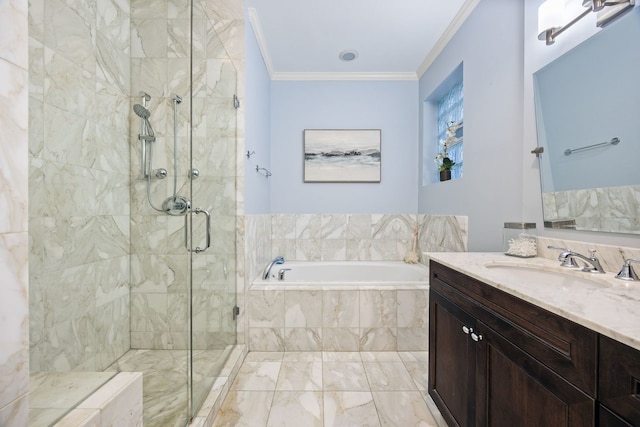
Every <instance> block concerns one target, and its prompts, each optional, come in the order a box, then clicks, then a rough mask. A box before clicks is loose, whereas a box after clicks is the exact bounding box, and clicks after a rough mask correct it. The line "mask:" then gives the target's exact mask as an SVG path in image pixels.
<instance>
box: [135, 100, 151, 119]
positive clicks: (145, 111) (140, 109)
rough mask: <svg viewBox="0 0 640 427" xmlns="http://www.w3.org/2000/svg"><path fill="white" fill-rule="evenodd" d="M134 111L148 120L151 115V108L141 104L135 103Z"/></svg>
mask: <svg viewBox="0 0 640 427" xmlns="http://www.w3.org/2000/svg"><path fill="white" fill-rule="evenodd" d="M133 112H134V113H136V114H137V115H138V117H140V118H141V119H142V120H148V119H149V116H151V113H150V112H149V110H148V109H147V108H146V107H143V106H142V105H140V104H134V106H133Z"/></svg>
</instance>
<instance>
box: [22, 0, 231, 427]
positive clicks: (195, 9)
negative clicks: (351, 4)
mask: <svg viewBox="0 0 640 427" xmlns="http://www.w3.org/2000/svg"><path fill="white" fill-rule="evenodd" d="M231 3H233V2H231ZM239 4H240V7H239V10H240V11H241V10H242V7H241V2H240V3H239ZM218 8H219V9H218ZM230 9H234V8H233V7H230V3H227V4H225V5H222V6H220V5H215V4H213V2H205V1H202V2H200V1H195V2H191V1H186V0H130V1H129V0H122V1H98V2H75V1H63V0H31V1H30V2H29V35H30V40H29V47H30V82H29V94H30V107H29V108H30V116H29V121H30V123H29V130H30V176H29V221H30V224H29V237H30V260H29V283H30V289H29V298H30V308H29V310H30V311H29V317H30V368H31V371H32V380H31V383H30V384H31V386H32V388H33V387H36V386H40V385H41V384H46V382H47V378H51V377H53V378H55V380H54V381H52V383H54V382H56V381H57V382H60V378H62V376H64V378H65V380H64V381H69V382H70V383H72V382H73V381H75V380H76V379H77V378H81V379H86V378H87V377H88V374H87V372H100V373H101V374H99V375H94V376H93V377H92V378H97V382H95V384H92V385H91V386H90V387H89V386H87V385H86V384H83V386H85V387H87V390H88V391H90V390H89V389H90V388H96V387H98V386H99V385H100V384H102V383H103V382H104V381H106V380H107V379H108V378H109V376H110V375H111V373H115V372H118V371H139V372H143V375H144V376H143V382H144V423H145V426H156V425H157V426H182V425H185V424H187V423H188V421H189V419H190V418H191V417H192V416H193V415H194V414H195V413H196V411H197V409H198V408H199V406H200V405H201V403H202V401H203V400H204V398H205V397H206V396H207V394H208V392H209V390H210V389H211V387H212V385H213V382H214V381H215V380H216V378H217V376H218V375H219V373H220V369H221V367H222V365H223V364H224V362H225V360H226V358H227V356H228V354H229V353H230V351H231V349H232V348H233V346H234V345H235V343H236V325H235V320H234V312H235V305H236V302H235V298H236V296H235V292H236V270H237V267H236V252H237V251H236V210H237V209H236V178H237V172H236V155H237V154H236V153H237V151H238V150H237V119H236V114H237V112H236V107H237V98H236V96H235V94H236V92H237V71H236V68H235V66H234V59H238V58H232V57H231V55H230V54H229V53H228V47H229V46H230V45H233V43H234V40H233V39H232V37H229V36H228V35H227V36H226V37H225V40H221V38H220V36H219V31H220V30H221V29H222V30H226V29H228V27H229V26H230V23H231V22H232V21H233V20H236V19H242V15H241V14H240V16H239V17H237V16H235V17H234V16H230V15H229V10H230ZM69 378H71V379H69ZM43 388H46V387H43ZM32 392H33V390H32ZM53 392H54V394H55V393H56V390H55V389H54V390H53ZM58 394H60V392H58ZM81 399H82V396H78V397H77V398H76V399H75V400H74V401H72V402H70V403H69V408H67V409H71V408H72V407H73V405H76V404H77V403H78V402H79V401H80V400H81ZM44 400H46V398H43V399H39V400H36V399H30V401H33V402H35V401H39V402H42V401H44ZM64 413H65V410H64V409H62V410H60V411H56V412H52V411H49V410H45V409H44V408H32V410H31V412H30V419H31V421H30V425H49V424H51V423H53V422H54V421H55V420H56V419H58V418H59V417H60V416H62V415H64Z"/></svg>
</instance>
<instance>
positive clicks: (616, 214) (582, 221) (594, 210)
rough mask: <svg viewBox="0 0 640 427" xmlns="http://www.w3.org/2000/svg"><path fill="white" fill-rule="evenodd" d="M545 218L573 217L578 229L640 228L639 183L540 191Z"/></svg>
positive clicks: (620, 230)
mask: <svg viewBox="0 0 640 427" xmlns="http://www.w3.org/2000/svg"><path fill="white" fill-rule="evenodd" d="M542 203H543V205H544V213H545V219H547V220H550V219H563V218H573V219H575V221H576V227H577V228H578V229H579V230H612V231H614V232H618V233H627V232H629V231H633V230H638V229H639V228H640V219H639V218H640V216H639V215H638V212H640V185H627V186H621V187H604V188H588V189H584V190H571V191H556V192H550V193H542Z"/></svg>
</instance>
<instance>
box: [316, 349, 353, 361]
mask: <svg viewBox="0 0 640 427" xmlns="http://www.w3.org/2000/svg"><path fill="white" fill-rule="evenodd" d="M361 355H362V353H360V352H358V351H323V352H322V360H323V361H325V362H362V356H361Z"/></svg>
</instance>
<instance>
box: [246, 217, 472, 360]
mask: <svg viewBox="0 0 640 427" xmlns="http://www.w3.org/2000/svg"><path fill="white" fill-rule="evenodd" d="M245 227H246V251H247V255H246V260H245V265H246V269H245V273H246V276H245V287H244V289H242V290H239V293H238V299H239V301H240V302H241V304H240V306H241V307H242V310H241V313H245V312H246V313H245V315H244V317H243V320H244V322H242V323H240V324H239V325H238V328H239V329H238V337H239V340H240V339H241V338H242V339H243V340H244V341H243V342H246V343H247V344H248V345H249V348H250V350H254V351H255V350H265V351H276V350H277V351H282V350H284V349H288V350H321V349H324V350H333V351H335V350H340V351H357V350H392V349H393V350H396V349H402V350H420V349H422V348H421V347H420V343H424V342H426V341H425V340H424V339H423V338H424V337H425V336H426V333H427V327H428V326H427V324H426V318H421V317H420V316H419V315H418V313H422V312H424V310H425V307H426V303H427V296H426V293H424V292H422V293H420V292H417V293H412V291H345V293H344V295H342V294H341V293H337V292H336V293H333V294H332V295H329V294H330V292H329V293H327V292H306V291H302V292H293V293H291V292H277V291H273V292H266V293H261V294H259V295H258V294H256V293H253V292H250V291H249V288H250V286H251V281H252V280H253V279H255V278H256V277H257V276H258V274H259V273H260V271H261V270H262V269H263V268H264V266H265V265H266V263H267V262H268V261H269V260H270V259H271V258H272V257H273V256H275V255H278V254H282V255H284V256H285V258H288V259H292V260H312V261H369V260H374V261H378V260H382V261H398V260H402V259H403V258H404V256H405V255H406V253H407V251H409V250H411V249H412V246H413V233H414V230H415V228H416V227H418V229H419V244H418V248H417V250H418V251H422V252H442V251H458V252H459V251H466V250H467V237H468V232H467V230H468V228H467V217H464V216H436V215H402V214H399V215H377V214H361V215H360V214H358V215H356V214H346V215H330V214H306V215H296V214H275V215H256V216H247V217H246V225H245ZM338 294H340V295H338ZM332 298H336V299H335V300H332ZM348 301H351V304H349V303H348ZM358 301H360V302H358ZM329 302H330V303H331V304H332V305H336V304H338V305H340V304H341V303H344V304H345V310H346V311H347V312H349V313H348V316H346V317H345V316H342V317H340V316H337V318H349V319H351V320H352V321H349V322H347V323H346V324H344V322H343V323H340V322H338V321H337V320H336V321H331V320H330V319H328V317H327V316H325V314H327V313H324V312H323V311H322V307H323V304H326V303H329ZM354 304H355V305H354ZM296 306H298V307H301V310H302V312H304V313H307V311H308V310H310V311H309V316H310V317H309V318H305V319H302V320H301V319H292V318H291V317H290V316H288V315H287V313H288V311H287V308H295V307H296ZM354 307H355V308H354ZM374 307H377V308H374ZM421 307H422V308H421ZM316 309H317V310H320V311H317V310H316ZM267 312H268V313H267ZM361 312H362V316H364V317H363V318H362V319H361V316H360V314H359V313H361ZM371 312H381V313H385V316H384V319H383V318H379V319H373V318H371V316H369V314H370V313H371ZM354 313H355V314H354ZM354 316H355V317H354ZM287 319H289V320H290V321H288V320H287ZM363 325H364V326H363Z"/></svg>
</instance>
